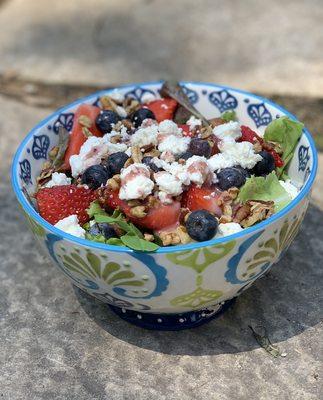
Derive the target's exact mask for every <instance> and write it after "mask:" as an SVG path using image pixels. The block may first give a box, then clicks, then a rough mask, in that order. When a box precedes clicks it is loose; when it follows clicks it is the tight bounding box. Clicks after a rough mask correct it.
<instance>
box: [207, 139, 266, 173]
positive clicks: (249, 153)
mask: <svg viewBox="0 0 323 400" xmlns="http://www.w3.org/2000/svg"><path fill="white" fill-rule="evenodd" d="M218 146H219V149H220V150H221V152H222V153H218V154H215V155H214V156H212V157H211V158H210V159H209V160H208V164H209V167H210V169H211V170H212V171H219V170H220V169H222V168H229V167H233V166H236V165H240V166H241V167H243V168H248V169H251V168H253V167H254V166H255V165H256V164H257V162H258V161H260V160H262V157H261V155H260V154H256V153H255V152H254V149H253V145H252V143H249V142H240V143H238V142H235V141H234V140H233V139H232V138H227V139H225V140H222V141H221V143H219V145H218Z"/></svg>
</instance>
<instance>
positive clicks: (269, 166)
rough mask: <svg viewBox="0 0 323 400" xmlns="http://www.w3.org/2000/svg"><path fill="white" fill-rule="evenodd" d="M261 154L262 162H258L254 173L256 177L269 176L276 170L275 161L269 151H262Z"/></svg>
mask: <svg viewBox="0 0 323 400" xmlns="http://www.w3.org/2000/svg"><path fill="white" fill-rule="evenodd" d="M259 154H260V155H261V157H262V160H260V161H258V162H257V164H256V165H255V167H254V169H253V172H254V174H255V175H256V176H262V175H267V174H269V173H270V172H272V171H273V170H274V169H275V159H274V157H273V156H272V155H271V154H270V153H268V152H267V151H261V152H260V153H259Z"/></svg>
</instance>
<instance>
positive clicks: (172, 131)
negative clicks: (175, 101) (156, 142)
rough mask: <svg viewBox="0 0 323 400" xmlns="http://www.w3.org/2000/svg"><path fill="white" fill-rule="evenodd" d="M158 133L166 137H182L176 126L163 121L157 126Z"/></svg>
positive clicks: (171, 122) (172, 122)
mask: <svg viewBox="0 0 323 400" xmlns="http://www.w3.org/2000/svg"><path fill="white" fill-rule="evenodd" d="M158 129H159V133H161V134H168V135H178V136H182V130H181V129H180V128H179V127H178V126H177V124H176V123H175V122H174V121H171V120H170V119H165V120H164V121H162V122H161V123H160V124H159V125H158Z"/></svg>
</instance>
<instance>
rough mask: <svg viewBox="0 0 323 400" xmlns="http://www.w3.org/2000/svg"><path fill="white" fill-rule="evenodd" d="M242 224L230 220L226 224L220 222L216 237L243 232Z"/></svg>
mask: <svg viewBox="0 0 323 400" xmlns="http://www.w3.org/2000/svg"><path fill="white" fill-rule="evenodd" d="M242 230H243V228H242V226H241V225H240V224H238V223H236V222H228V223H226V224H219V226H218V232H217V234H216V237H223V236H228V235H233V234H234V233H237V232H241V231H242Z"/></svg>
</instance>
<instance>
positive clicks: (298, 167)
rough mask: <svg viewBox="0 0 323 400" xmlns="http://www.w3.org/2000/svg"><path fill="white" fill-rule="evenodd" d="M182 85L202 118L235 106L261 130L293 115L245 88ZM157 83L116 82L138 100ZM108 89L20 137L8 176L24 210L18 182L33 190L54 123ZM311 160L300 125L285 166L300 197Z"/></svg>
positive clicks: (65, 121) (67, 123) (54, 137)
mask: <svg viewBox="0 0 323 400" xmlns="http://www.w3.org/2000/svg"><path fill="white" fill-rule="evenodd" d="M182 85H183V88H184V90H185V91H186V93H187V95H188V96H189V98H190V99H191V102H192V103H193V104H194V105H195V106H196V107H197V108H198V109H199V111H201V112H202V113H203V114H204V115H205V116H206V117H207V118H211V117H218V116H220V114H221V113H223V112H224V111H227V110H231V109H234V110H235V111H236V113H237V116H238V119H239V121H240V122H241V124H244V125H247V126H249V127H251V128H252V129H255V130H256V131H258V132H261V133H262V132H264V130H265V128H266V126H267V125H268V124H269V123H270V122H271V121H272V120H273V119H275V118H278V117H280V116H283V115H288V116H289V117H291V118H293V119H295V117H294V116H292V115H291V114H290V113H288V112H287V111H286V110H284V109H283V108H281V107H279V106H278V105H276V104H274V103H272V102H270V101H269V100H267V99H264V98H261V97H258V96H256V95H253V94H250V93H247V92H244V91H240V90H237V89H233V88H228V87H223V86H219V85H214V84H208V83H197V82H183V84H182ZM160 86H161V82H152V83H141V84H132V85H127V86H122V87H120V88H118V91H120V92H122V93H124V94H127V95H128V96H132V97H134V98H135V99H137V100H139V101H140V99H141V98H142V96H143V95H144V94H145V93H147V92H150V93H157V90H158V89H159V88H160ZM109 91H110V92H111V90H105V91H101V92H97V93H94V94H92V95H90V96H88V97H85V98H82V99H79V100H77V101H75V102H73V103H71V104H69V105H67V106H65V107H63V108H61V109H59V110H57V111H56V112H55V113H53V114H51V115H50V116H49V117H47V118H46V119H45V120H43V121H41V122H40V123H39V124H38V125H37V126H35V127H34V128H33V129H32V131H31V132H30V133H29V134H28V135H27V137H26V138H25V139H24V140H23V142H22V143H21V145H20V147H19V148H18V150H17V153H16V156H15V159H14V162H13V167H12V178H13V186H14V190H15V192H16V194H17V196H18V199H19V201H20V203H21V205H22V206H23V208H24V209H25V211H26V212H27V213H28V214H30V212H33V210H32V207H31V205H30V203H29V201H28V199H27V198H26V197H25V195H24V193H23V192H22V188H23V187H25V188H26V189H27V191H28V192H29V193H32V192H33V191H34V189H35V184H36V177H37V176H38V174H39V173H40V171H41V167H42V165H43V163H44V161H45V160H46V159H47V155H48V151H49V150H50V149H51V148H52V147H53V146H55V145H56V144H57V143H58V126H59V125H60V124H62V125H63V126H64V127H65V128H66V129H67V130H68V131H70V130H71V128H72V125H73V118H74V111H75V109H76V108H77V107H78V105H79V104H81V103H88V104H97V103H98V101H99V97H100V96H102V95H103V94H107V93H108V92H109ZM316 165H317V162H316V150H315V146H314V144H313V140H312V138H311V136H310V134H309V133H308V131H307V130H306V129H304V131H303V135H302V137H301V139H300V141H299V143H298V145H297V148H296V151H295V154H294V157H293V159H292V161H291V162H290V165H289V169H288V174H289V176H290V178H291V180H292V181H293V183H294V184H296V185H297V186H298V187H299V188H302V191H301V193H300V195H299V197H300V198H301V197H302V196H303V195H304V192H305V191H306V192H307V191H309V189H310V186H311V184H312V182H313V179H314V176H315V172H316ZM302 192H303V193H302ZM295 200H297V199H295ZM295 200H294V201H295ZM40 220H41V218H40Z"/></svg>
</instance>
